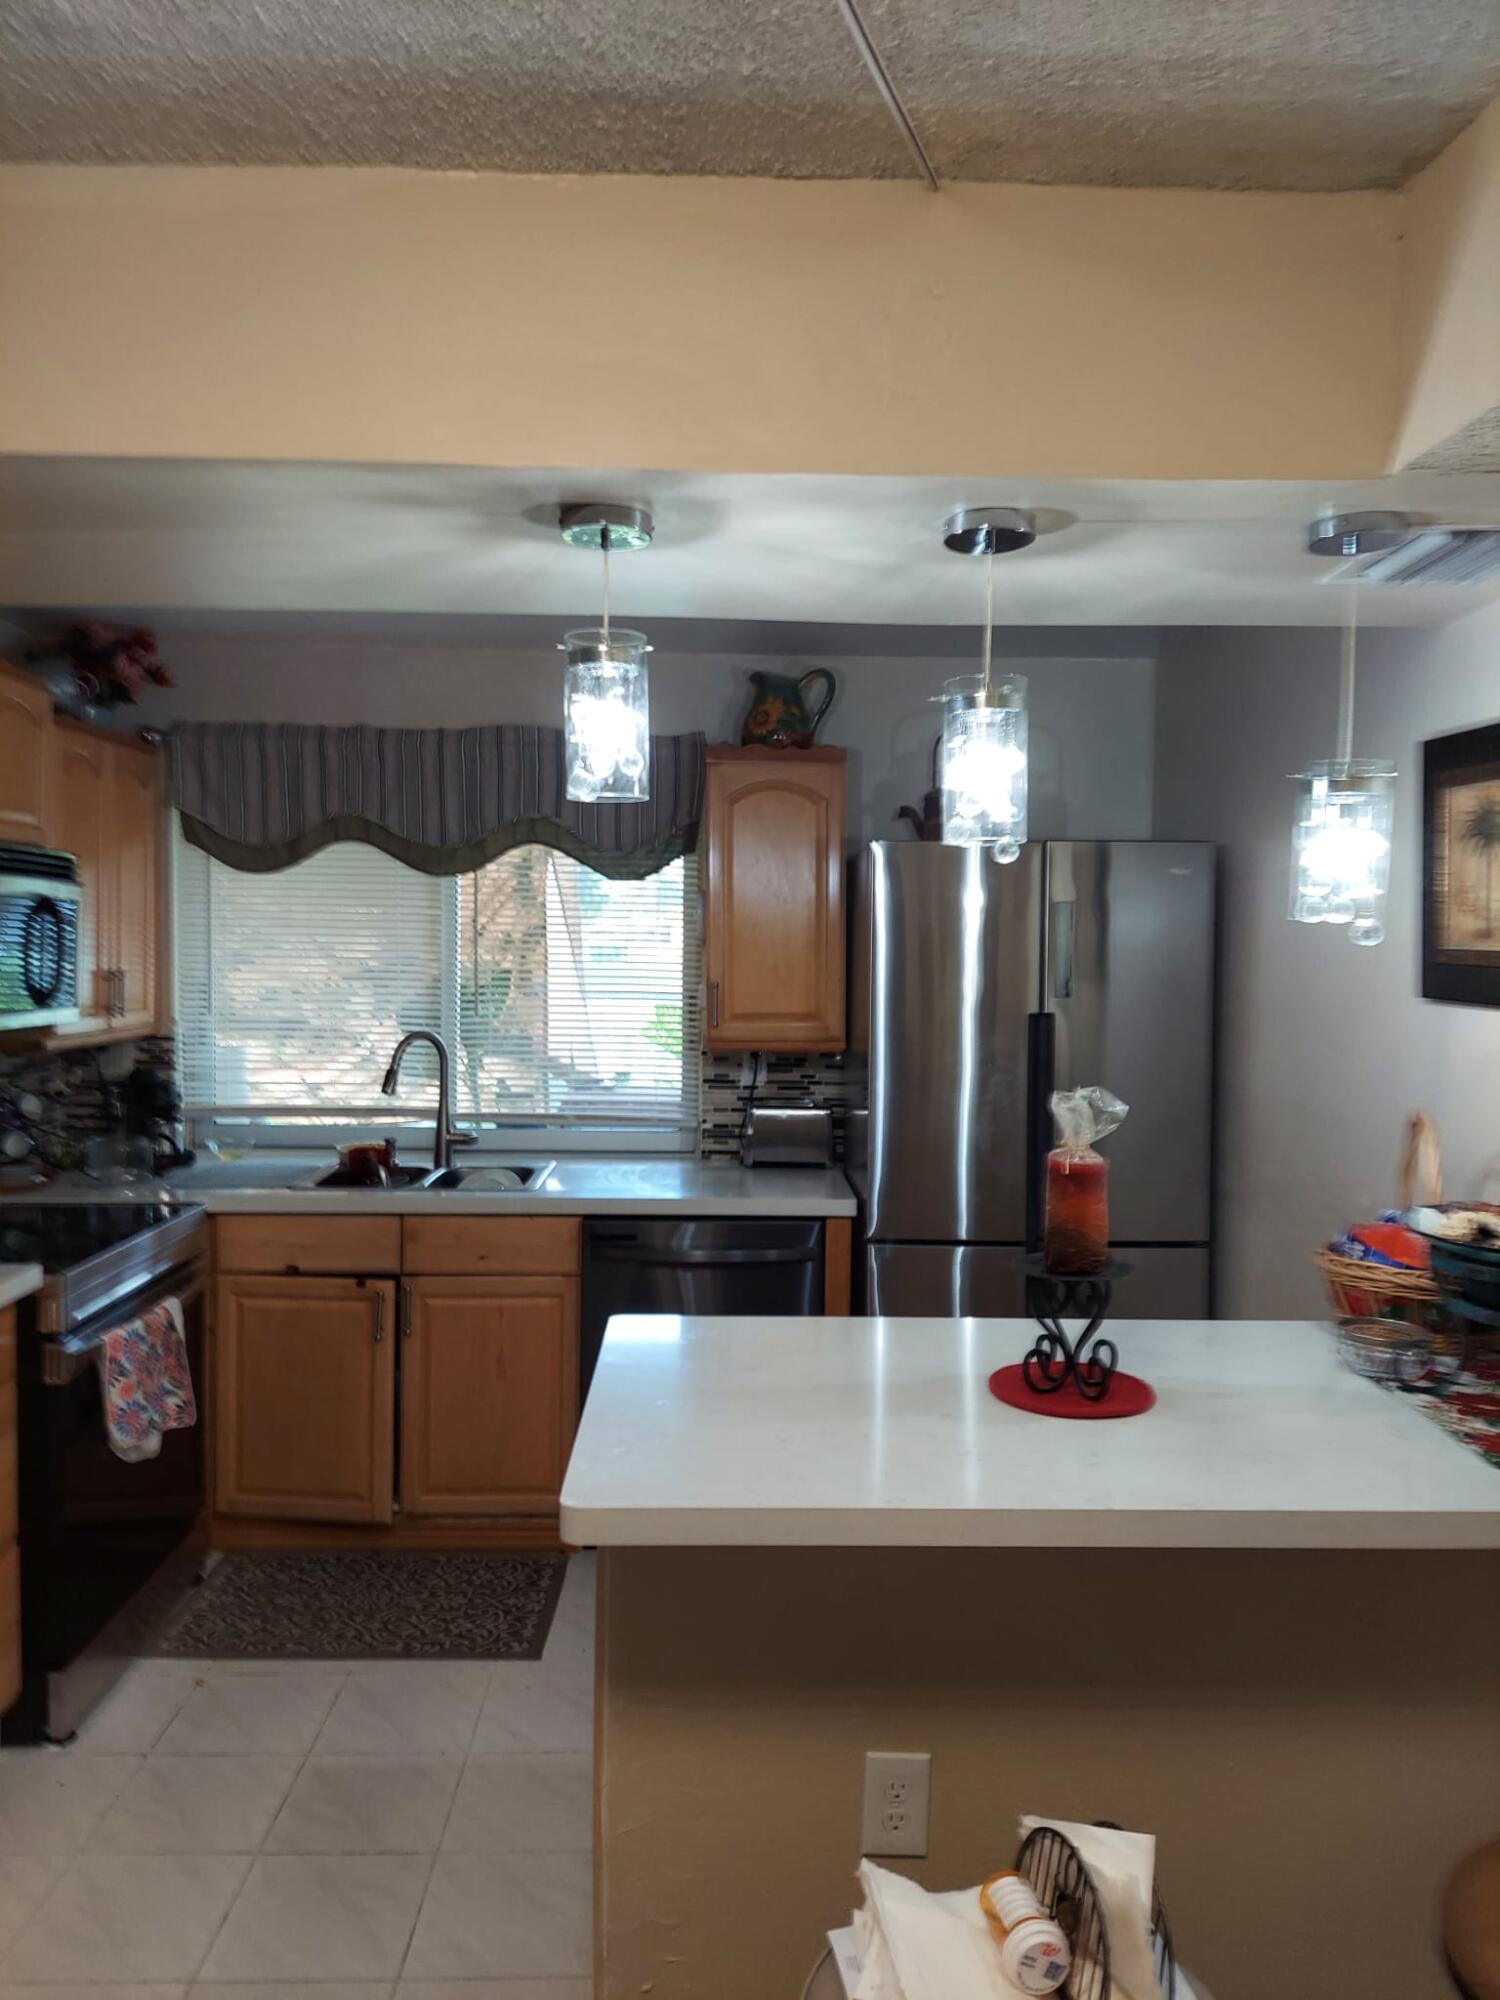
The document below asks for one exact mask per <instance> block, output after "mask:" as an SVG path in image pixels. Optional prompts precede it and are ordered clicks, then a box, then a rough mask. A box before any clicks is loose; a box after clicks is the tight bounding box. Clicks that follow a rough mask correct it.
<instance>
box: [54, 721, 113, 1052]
mask: <svg viewBox="0 0 1500 2000" xmlns="http://www.w3.org/2000/svg"><path fill="white" fill-rule="evenodd" d="M51 767H52V769H51V779H50V790H49V799H50V822H49V824H50V827H51V833H52V839H53V842H54V844H55V845H56V846H58V847H60V848H61V849H62V850H63V851H64V853H66V854H74V855H76V856H77V857H78V879H79V882H80V884H81V886H82V889H83V905H82V909H81V912H80V916H79V936H78V1008H79V1013H80V1015H81V1017H82V1018H81V1019H80V1020H79V1021H77V1022H76V1023H73V1024H71V1025H70V1026H68V1027H66V1028H60V1029H59V1030H58V1031H57V1032H58V1034H59V1035H70V1034H71V1035H79V1034H86V1033H88V1032H90V1031H91V1030H92V1031H93V1032H94V1033H97V1032H98V1030H99V1029H100V1028H101V1027H104V1026H107V1025H110V1024H109V1023H108V1022H107V1020H106V1018H105V1017H106V1016H107V1015H108V1013H109V1007H110V992H109V984H108V979H107V976H106V975H107V973H108V971H109V969H110V968H111V967H112V966H113V964H114V960H113V958H112V957H111V956H110V940H109V926H108V920H107V916H106V906H107V904H108V900H109V890H108V886H107V885H108V882H109V879H110V873H111V869H112V866H113V860H112V843H111V839H110V835H109V820H110V812H111V797H110V779H111V775H112V773H111V763H110V749H109V745H108V743H107V742H105V740H104V739H103V738H102V737H101V736H99V735H98V734H97V732H96V731H94V730H92V729H85V728H80V727H76V726H74V725H73V724H70V723H67V722H59V723H58V724H57V725H56V727H55V728H54V729H53V732H52V751H51Z"/></svg>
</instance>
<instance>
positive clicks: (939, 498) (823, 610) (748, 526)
mask: <svg viewBox="0 0 1500 2000" xmlns="http://www.w3.org/2000/svg"><path fill="white" fill-rule="evenodd" d="M587 498H605V499H619V500H640V501H645V502H647V503H648V504H650V505H651V506H652V508H653V509H654V511H655V515H656V525H657V537H656V541H655V543H654V544H653V545H652V547H651V548H650V549H649V550H647V551H646V552H645V553H644V554H641V555H633V556H628V557H622V558H620V559H619V560H618V561H617V562H616V563H615V565H614V576H613V602H614V606H615V610H616V612H617V614H618V615H619V616H620V617H621V618H624V619H628V620H632V621H633V620H634V619H636V618H640V619H643V620H645V621H647V622H648V625H649V623H650V622H651V621H653V620H656V619H658V618H675V619H681V618H690V619H711V620H715V621H726V620H727V621H733V622H735V623H740V622H746V623H760V622H761V621H772V622H775V623H779V624H785V623H786V622H788V621H796V622H802V623H806V624H816V625H843V624H850V625H866V626H868V625H880V626H924V627H931V626H938V625H962V626H972V624H973V623H974V621H975V620H976V618H977V617H978V615H979V609H980V605H981V602H982V597H983V581H984V578H983V565H982V564H979V563H974V562H965V561H961V560H960V559H958V558H957V557H955V556H953V555H950V554H949V552H948V551H947V550H946V549H945V548H944V547H943V545H942V540H941V535H940V530H939V524H940V523H941V522H942V520H943V519H944V517H945V516H946V515H947V514H948V513H949V512H950V511H951V510H952V509H953V508H954V507H955V506H960V505H964V504H975V503H980V502H986V501H988V502H992V503H996V504H1011V505H1025V506H1029V507H1032V508H1034V509H1035V510H1036V513H1037V518H1038V525H1039V527H1040V529H1041V533H1040V535H1039V537H1038V539H1037V541H1036V543H1035V545H1034V546H1033V547H1031V548H1029V549H1026V550H1024V551H1023V552H1022V553H1020V554H1018V555H1014V556H1010V557H1007V558H1006V559H1005V560H1004V561H1003V562H1001V563H1000V564H999V565H998V566H997V568H996V572H995V602H996V609H997V616H998V617H999V618H1000V619H1001V620H1002V621H1003V622H1004V623H1006V624H1022V625H1030V626H1042V625H1070V626H1076V625H1101V626H1126V625H1153V626H1159V625H1333V624H1337V623H1338V622H1339V620H1340V619H1341V618H1342V617H1343V616H1344V615H1345V604H1346V593H1345V592H1343V591H1342V590H1338V589H1329V588H1328V587H1327V586H1328V584H1329V581H1330V579H1331V578H1332V577H1333V575H1334V571H1335V569H1336V567H1337V566H1336V565H1330V564H1329V563H1328V562H1327V561H1325V560H1323V559H1321V558H1319V557H1316V556H1310V555H1309V554H1308V553H1307V547H1306V535H1307V523H1308V521H1309V520H1311V519H1312V518H1313V517H1314V516H1315V515H1317V514H1320V513H1323V512H1324V511H1328V510H1332V511H1344V510H1347V509H1350V508H1363V507H1397V508H1402V509H1404V510H1406V511H1409V512H1410V513H1411V514H1412V515H1413V516H1414V517H1416V518H1418V519H1420V520H1423V521H1433V520H1458V521H1465V522H1485V523H1488V522H1494V523H1496V524H1497V525H1500V477H1492V478H1455V477H1452V476H1444V475H1441V474H1434V473H1421V474H1419V473H1402V474H1399V475H1397V476H1396V477H1395V478H1391V479H1384V480H1365V481H1356V482H1352V483H1351V482H1334V483H1330V484H1329V485H1326V486H1324V485H1319V486H1311V485H1304V484H1299V483H1274V484H1273V483H1269V482H1263V483H1249V482H1232V481H1218V480H1202V481H1172V480H1138V481H1101V480H1069V481H1054V482H1048V483H1046V484H1042V485H1037V486H1029V487H1026V488H1024V489H1022V490H1019V491H1018V490H1016V489H1015V488H1012V487H1007V486H1005V485H1004V484H1000V485H998V486H997V487H989V488H986V487H983V486H980V487H975V486H974V485H972V484H971V485H969V486H961V487H955V486H954V485H953V484H952V483H951V482H950V481H948V480H944V479H931V478H901V479H868V478H866V479H858V478H849V477H832V476H822V475H819V476H812V475H805V474H797V475H793V474H746V473H684V472H654V473H653V472H645V471H640V472H634V473H623V474H621V473H617V474H611V475H609V476H608V477H601V476H600V475H598V474H595V473H590V472H582V471H578V472H557V471H546V472H541V471H490V470H483V469H478V468H472V467H465V468H456V467H451V466H449V467H444V466H404V467H403V466H372V465H363V466H353V465H278V464H270V463H265V464H259V463H258V464H243V463H241V464H235V463H227V462H222V461H220V462H215V461H213V460H207V459H192V460H185V459H175V460H174V459H87V458H51V459H48V458H7V457H3V456H0V606H6V605H8V606H11V607H33V608H38V607H46V606H53V607H67V608H68V609H69V610H72V611H78V610H82V609H84V608H87V607H110V608H112V609H115V608H121V607H135V608H137V609H142V610H144V609H147V608H149V609H150V610H151V611H152V612H153V614H154V613H156V612H158V611H165V610H169V609H174V608H175V609H177V610H180V611H183V612H188V611H192V610H197V611H215V612H228V611H245V612H262V613H265V612H300V613H309V612H330V613H333V612H336V613H346V614H347V613H361V614H367V615H369V616H371V617H378V616H382V615H391V614H411V613H421V614H424V615H426V616H448V617H454V616H457V617H460V618H462V617H468V618H473V617H476V616H478V617H481V618H482V617H491V618H496V617H503V618H509V619H511V620H515V619H517V618H528V617H529V618H538V617H551V618H554V619H557V620H567V619H574V620H576V619H577V618H579V617H580V616H583V615H586V614H587V613H588V612H589V610H590V607H591V606H593V605H594V604H595V602H596V601H597V600H596V593H597V591H598V588H599V568H598V562H597V559H596V558H593V559H591V558H590V557H589V556H588V555H587V554H585V553H583V552H581V551H579V550H577V549H572V548H569V547H567V545H566V544H565V543H564V542H563V541H562V540H561V538H560V537H559V535H558V532H557V507H558V502H559V501H560V500H581V499H587ZM1496 598H1500V577H1497V578H1494V579H1491V581H1490V582H1488V583H1486V584H1484V585H1477V586H1471V587H1457V586H1445V585H1440V584H1433V585H1428V586H1424V587H1422V588H1416V587H1413V588H1410V589H1398V588H1396V587H1395V586H1393V585H1384V584H1372V585H1371V586H1370V587H1369V590H1368V592H1367V593H1366V595H1365V597H1364V599H1363V601H1362V608H1361V617H1362V619H1363V620H1364V621H1365V622H1367V623H1369V624H1372V625H1428V624H1442V623H1444V622H1446V621H1447V620H1448V619H1450V618H1456V617H1461V616H1463V615H1464V614H1465V613H1466V612H1469V611H1472V610H1474V609H1476V608H1477V607H1478V606H1479V605H1480V604H1482V603H1487V602H1489V601H1491V600H1492V599H1496Z"/></svg>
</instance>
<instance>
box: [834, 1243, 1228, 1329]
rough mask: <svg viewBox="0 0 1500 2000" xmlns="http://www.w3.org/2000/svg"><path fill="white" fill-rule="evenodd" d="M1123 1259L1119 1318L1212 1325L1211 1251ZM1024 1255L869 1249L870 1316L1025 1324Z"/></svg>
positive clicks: (1114, 1311)
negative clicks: (1020, 1321) (1202, 1321)
mask: <svg viewBox="0 0 1500 2000" xmlns="http://www.w3.org/2000/svg"><path fill="white" fill-rule="evenodd" d="M1116 1254H1117V1255H1118V1256H1119V1258H1120V1259H1121V1261H1122V1262H1123V1263H1127V1264H1129V1265H1130V1267H1131V1268H1130V1273H1129V1275H1128V1276H1127V1277H1124V1278H1121V1279H1120V1280H1119V1281H1118V1282H1117V1283H1116V1285H1115V1291H1114V1298H1113V1300H1112V1303H1111V1307H1110V1316H1111V1317H1112V1318H1114V1319H1207V1318H1208V1316H1209V1310H1208V1309H1209V1262H1208V1251H1207V1249H1206V1248H1204V1247H1201V1246H1189V1247H1182V1248H1178V1247H1172V1248H1167V1249H1162V1248H1157V1247H1153V1248H1151V1249H1133V1248H1131V1247H1130V1246H1129V1245H1126V1246H1123V1247H1121V1248H1120V1249H1119V1250H1118V1251H1117V1253H1116ZM1023 1255H1024V1252H1023V1251H1022V1249H1021V1247H1020V1245H1019V1244H997V1243H984V1244H973V1243H871V1244H868V1245H867V1246H866V1251H865V1307H864V1309H865V1311H866V1312H867V1313H871V1314H885V1315H888V1316H890V1317H893V1318H898V1319H911V1318H931V1319H953V1318H958V1319H962V1318H965V1317H967V1316H968V1315H970V1314H972V1315H974V1316H975V1317H978V1318H984V1319H1021V1318H1024V1317H1025V1316H1026V1275H1025V1272H1024V1271H1023V1269H1022V1265H1021V1259H1022V1256H1023Z"/></svg>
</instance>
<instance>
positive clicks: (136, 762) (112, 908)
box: [108, 743, 165, 1034]
mask: <svg viewBox="0 0 1500 2000" xmlns="http://www.w3.org/2000/svg"><path fill="white" fill-rule="evenodd" d="M109 758H110V789H109V841H110V849H111V856H110V859H111V875H112V883H111V893H110V895H109V897H108V904H109V928H110V931H111V933H112V940H111V953H110V963H111V964H112V966H113V967H114V969H115V982H116V989H115V1025H116V1027H119V1028H134V1029H136V1030H138V1031H139V1032H140V1033H143V1034H146V1033H149V1032H150V1031H151V1030H152V1029H153V1028H155V1026H156V1014H157V991H156V984H157V981H156V967H157V953H158V951H159V949H160V943H161V935H160V915H161V908H160V906H161V839H162V826H163V823H164V818H165V815H164V812H163V807H162V792H161V770H160V766H159V764H158V762H157V759H156V754H155V752H154V751H151V750H148V749H146V748H145V747H144V746H142V745H139V744H135V743H118V744H111V745H110V746H109Z"/></svg>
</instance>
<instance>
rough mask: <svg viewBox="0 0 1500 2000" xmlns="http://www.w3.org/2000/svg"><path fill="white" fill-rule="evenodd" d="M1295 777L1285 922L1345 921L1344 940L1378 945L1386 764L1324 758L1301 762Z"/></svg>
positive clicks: (1386, 848) (1391, 789) (1386, 872)
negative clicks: (1289, 901) (1304, 765)
mask: <svg viewBox="0 0 1500 2000" xmlns="http://www.w3.org/2000/svg"><path fill="white" fill-rule="evenodd" d="M1297 784H1298V787H1299V790H1298V794H1297V817H1296V822H1295V824H1294V826H1293V829H1292V908H1291V915H1292V920H1293V922H1294V923H1299V924H1347V925H1348V926H1349V941H1350V943H1351V944H1367V945H1368V944H1380V943H1381V942H1382V941H1383V940H1384V937H1385V897H1386V889H1387V887H1388V886H1389V883H1390V874H1391V827H1392V822H1393V818H1394V812H1395V798H1396V789H1395V788H1396V771H1395V767H1394V765H1391V764H1383V763H1376V762H1372V761H1370V760H1369V759H1368V758H1361V757H1346V758H1328V759H1324V760H1322V761H1320V762H1319V763H1316V764H1309V765H1308V767H1307V769H1306V770H1305V771H1303V772H1301V773H1299V775H1298V778H1297Z"/></svg>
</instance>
